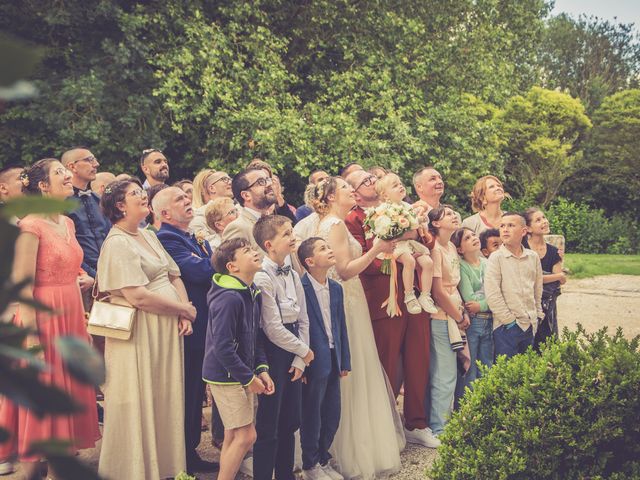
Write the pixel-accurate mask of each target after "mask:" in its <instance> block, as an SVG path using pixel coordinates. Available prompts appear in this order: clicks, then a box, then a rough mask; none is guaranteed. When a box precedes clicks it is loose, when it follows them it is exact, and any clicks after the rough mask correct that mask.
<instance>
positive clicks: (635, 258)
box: [564, 253, 640, 278]
mask: <svg viewBox="0 0 640 480" xmlns="http://www.w3.org/2000/svg"><path fill="white" fill-rule="evenodd" d="M564 263H565V267H567V268H568V269H569V270H570V272H571V275H570V278H589V277H595V276H597V275H611V274H614V273H617V274H621V275H640V255H598V254H588V253H568V254H566V255H565V262H564Z"/></svg>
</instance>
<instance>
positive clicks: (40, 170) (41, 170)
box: [20, 158, 59, 195]
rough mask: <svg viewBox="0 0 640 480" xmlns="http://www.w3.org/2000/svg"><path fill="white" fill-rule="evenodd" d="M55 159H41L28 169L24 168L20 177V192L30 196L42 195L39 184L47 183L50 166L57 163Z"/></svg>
mask: <svg viewBox="0 0 640 480" xmlns="http://www.w3.org/2000/svg"><path fill="white" fill-rule="evenodd" d="M58 161H59V160H58V159H57V158H43V159H41V160H38V161H37V162H36V163H34V164H33V165H31V166H30V167H28V168H25V169H24V171H23V172H22V174H21V175H20V180H21V181H22V191H23V192H24V193H26V194H31V195H42V191H41V190H40V186H39V183H40V182H44V183H49V170H51V164H52V163H53V162H58Z"/></svg>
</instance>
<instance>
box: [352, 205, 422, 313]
mask: <svg viewBox="0 0 640 480" xmlns="http://www.w3.org/2000/svg"><path fill="white" fill-rule="evenodd" d="M364 219H365V213H364V210H363V209H362V208H360V207H358V206H356V207H355V208H354V209H353V210H351V211H350V212H349V214H348V215H347V218H345V220H344V222H345V223H346V225H347V228H348V229H349V232H350V233H351V235H353V237H354V238H355V239H356V240H357V241H358V242H359V243H360V245H361V246H362V253H365V252H368V251H369V250H370V249H371V247H372V246H373V238H370V239H368V240H367V239H365V237H364V228H363V224H364ZM428 240H429V239H428V238H427V239H423V238H421V241H422V243H425V245H427V246H431V245H429V244H428V243H426V242H427V241H428ZM381 266H382V260H379V259H377V258H376V259H375V260H374V261H373V262H371V263H370V264H369V266H368V267H367V268H365V269H364V270H363V271H362V273H360V281H361V282H362V287H363V288H364V294H365V296H366V297H367V303H368V304H369V315H371V320H373V321H376V320H381V319H383V318H389V316H388V315H387V311H386V307H385V308H382V307H381V305H382V303H383V302H384V301H385V300H386V299H387V298H388V297H389V275H385V274H384V273H382V272H381V271H380V267H381ZM397 272H398V273H397V275H398V277H397V279H396V281H397V285H398V292H399V295H400V299H399V300H398V305H400V309H401V311H402V317H404V318H407V316H408V315H410V314H409V312H407V307H406V305H405V304H404V301H403V299H404V284H403V283H402V265H401V264H399V263H398V270H397ZM415 278H416V279H417V278H418V275H415ZM423 314H424V315H427V314H426V313H425V312H421V313H418V314H416V315H423ZM427 318H428V317H427Z"/></svg>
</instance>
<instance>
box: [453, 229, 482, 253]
mask: <svg viewBox="0 0 640 480" xmlns="http://www.w3.org/2000/svg"><path fill="white" fill-rule="evenodd" d="M465 230H468V231H470V232H471V233H476V232H474V231H473V230H471V229H470V228H469V227H462V228H459V229H457V230H456V231H455V232H453V235H451V243H453V244H454V245H455V246H456V248H460V245H462V237H463V236H464V231H465Z"/></svg>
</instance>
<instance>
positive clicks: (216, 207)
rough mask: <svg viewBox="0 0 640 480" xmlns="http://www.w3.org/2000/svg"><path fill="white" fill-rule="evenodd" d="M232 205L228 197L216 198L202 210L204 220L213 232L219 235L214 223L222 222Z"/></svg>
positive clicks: (231, 200)
mask: <svg viewBox="0 0 640 480" xmlns="http://www.w3.org/2000/svg"><path fill="white" fill-rule="evenodd" d="M234 205H235V204H234V203H233V199H232V198H229V197H218V198H216V199H215V200H214V201H213V202H211V203H209V205H207V208H205V210H204V218H205V219H206V220H207V226H208V227H209V228H210V229H211V230H213V231H214V232H216V233H221V232H218V229H217V228H216V222H219V221H220V220H222V219H223V218H224V216H225V215H226V214H227V213H229V209H230V208H231V207H233V206H234Z"/></svg>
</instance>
